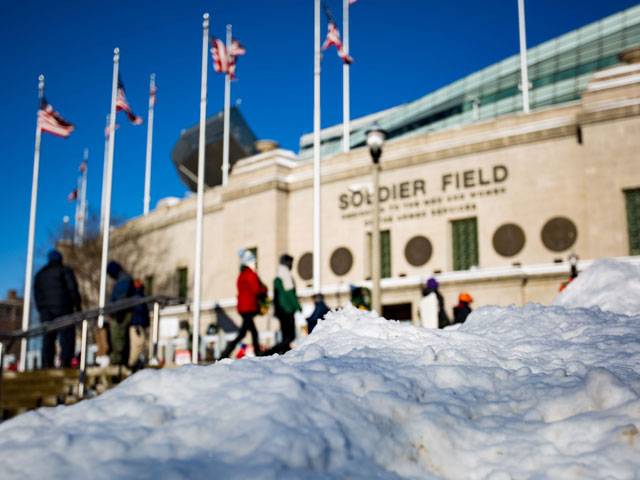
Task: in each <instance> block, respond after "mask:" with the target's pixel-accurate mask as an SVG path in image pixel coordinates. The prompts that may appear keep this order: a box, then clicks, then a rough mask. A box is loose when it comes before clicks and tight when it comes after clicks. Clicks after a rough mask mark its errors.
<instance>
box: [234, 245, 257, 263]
mask: <svg viewBox="0 0 640 480" xmlns="http://www.w3.org/2000/svg"><path fill="white" fill-rule="evenodd" d="M238 257H239V258H240V265H241V266H245V265H253V264H255V263H256V256H255V255H254V254H253V252H252V251H251V250H246V249H244V248H243V249H242V250H239V251H238Z"/></svg>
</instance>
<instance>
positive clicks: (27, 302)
mask: <svg viewBox="0 0 640 480" xmlns="http://www.w3.org/2000/svg"><path fill="white" fill-rule="evenodd" d="M43 96H44V75H42V74H40V76H39V77H38V98H39V99H40V101H42V97H43ZM38 108H40V106H38ZM41 138H42V130H41V129H40V121H39V120H38V121H36V142H35V148H34V150H33V178H32V180H31V209H30V211H29V235H28V237H27V264H26V266H25V273H24V301H23V304H22V330H23V331H25V330H28V329H29V318H30V313H31V277H32V276H33V248H34V240H35V230H36V209H37V208H38V175H39V173H40V140H41ZM26 366H27V338H26V337H23V338H22V339H21V340H20V371H21V372H24V371H25V370H26Z"/></svg>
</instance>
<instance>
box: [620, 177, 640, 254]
mask: <svg viewBox="0 0 640 480" xmlns="http://www.w3.org/2000/svg"><path fill="white" fill-rule="evenodd" d="M624 197H625V201H626V204H627V228H628V229H629V254H630V255H640V188H634V189H633V190H625V192H624Z"/></svg>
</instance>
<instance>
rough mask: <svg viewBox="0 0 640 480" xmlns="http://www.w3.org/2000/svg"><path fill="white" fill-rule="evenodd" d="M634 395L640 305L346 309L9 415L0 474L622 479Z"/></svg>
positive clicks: (631, 466) (628, 462)
mask: <svg viewBox="0 0 640 480" xmlns="http://www.w3.org/2000/svg"><path fill="white" fill-rule="evenodd" d="M576 285H578V284H576ZM614 293H615V292H614ZM639 394H640V317H632V316H625V315H619V314H616V313H613V312H603V311H600V310H598V309H568V308H565V307H562V306H551V307H543V306H540V305H528V306H526V307H524V308H516V307H509V308H497V307H491V308H483V309H480V310H478V311H476V312H474V313H473V314H472V315H471V316H470V317H469V319H468V320H467V322H466V323H465V324H464V325H463V326H462V327H461V328H459V329H458V330H455V331H442V330H440V331H438V330H428V329H418V328H414V327H412V326H411V325H407V324H401V323H398V322H390V321H387V320H384V319H382V318H377V317H375V316H373V315H371V314H366V313H362V312H360V311H357V310H355V309H348V310H344V311H342V312H337V313H332V314H330V316H329V318H328V319H327V320H325V321H323V322H320V324H319V325H318V327H317V329H316V330H314V333H313V335H311V336H310V337H308V338H307V339H306V340H305V341H304V342H303V343H302V345H301V346H300V347H299V348H298V349H296V350H295V351H292V352H290V353H288V354H287V355H285V356H283V357H271V358H250V359H243V360H240V361H235V362H232V361H225V362H222V363H219V364H216V365H214V366H210V367H193V366H187V367H183V368H180V369H176V370H161V371H151V370H147V371H142V372H139V373H137V374H136V375H134V376H133V377H132V378H130V379H129V380H127V381H126V382H124V383H123V384H122V385H121V386H120V387H118V388H115V389H113V390H111V391H109V392H107V393H105V394H103V395H102V396H100V397H98V398H96V399H94V400H90V401H84V402H81V403H79V404H78V405H75V406H72V407H58V408H55V409H40V410H38V411H36V412H30V413H28V414H25V415H22V416H19V417H17V418H15V419H13V420H11V421H8V422H6V423H4V424H2V425H0V472H2V474H1V475H0V476H2V478H3V479H7V478H24V477H25V476H26V477H28V478H97V479H103V478H104V479H111V478H135V479H145V478H225V479H246V478H260V479H275V478H289V479H294V478H296V479H297V478H311V479H313V478H317V479H319V478H356V479H371V478H390V479H393V478H415V479H424V478H452V479H481V478H490V479H494V480H496V479H509V478H532V477H534V478H562V479H569V478H576V479H584V478H629V479H630V478H637V472H638V471H640V434H639V432H638V429H639V427H640V398H639Z"/></svg>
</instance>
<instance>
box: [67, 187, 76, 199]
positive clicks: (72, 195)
mask: <svg viewBox="0 0 640 480" xmlns="http://www.w3.org/2000/svg"><path fill="white" fill-rule="evenodd" d="M77 199H78V189H77V188H74V189H73V190H71V193H69V195H67V200H69V201H70V202H75V201H76V200H77Z"/></svg>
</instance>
